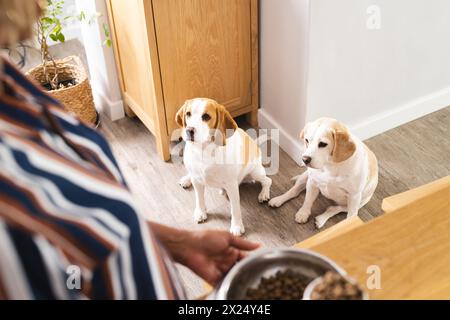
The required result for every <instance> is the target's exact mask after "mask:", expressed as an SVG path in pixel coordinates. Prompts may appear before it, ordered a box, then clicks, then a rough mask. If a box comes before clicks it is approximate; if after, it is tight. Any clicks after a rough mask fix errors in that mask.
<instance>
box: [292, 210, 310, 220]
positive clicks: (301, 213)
mask: <svg viewBox="0 0 450 320" xmlns="http://www.w3.org/2000/svg"><path fill="white" fill-rule="evenodd" d="M310 215H311V211H306V210H302V209H300V210H298V212H297V213H296V214H295V222H297V223H306V222H307V221H308V218H309V216H310Z"/></svg>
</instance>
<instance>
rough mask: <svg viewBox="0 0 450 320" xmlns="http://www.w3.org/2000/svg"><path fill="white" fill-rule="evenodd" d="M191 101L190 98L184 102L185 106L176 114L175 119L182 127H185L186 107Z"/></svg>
mask: <svg viewBox="0 0 450 320" xmlns="http://www.w3.org/2000/svg"><path fill="white" fill-rule="evenodd" d="M188 103H189V100H186V101H185V102H184V104H183V106H182V107H181V108H180V109H179V110H178V112H177V114H176V115H175V121H176V123H177V124H178V126H179V127H180V128H182V127H185V126H186V123H185V118H186V108H187V105H188Z"/></svg>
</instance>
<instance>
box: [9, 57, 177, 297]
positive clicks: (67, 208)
mask: <svg viewBox="0 0 450 320" xmlns="http://www.w3.org/2000/svg"><path fill="white" fill-rule="evenodd" d="M0 59H1V58H0ZM1 68H3V71H0V82H1V87H0V88H1V89H0V299H175V298H180V297H182V295H183V291H182V290H181V289H180V286H179V282H178V281H176V279H177V277H176V274H175V271H174V266H173V264H172V262H171V261H170V259H169V258H168V256H167V254H166V253H165V251H164V249H163V248H162V247H161V246H160V245H159V244H158V242H157V240H156V239H155V238H154V237H153V235H152V233H151V230H150V227H149V224H148V223H147V222H146V221H145V220H144V219H143V218H142V217H141V216H139V215H138V214H137V213H136V210H135V206H134V204H133V199H132V197H131V195H130V192H129V189H128V188H127V185H126V183H125V180H124V177H123V176H122V173H121V171H120V170H119V167H118V165H117V163H116V161H115V159H114V156H113V155H112V153H111V149H110V148H109V146H108V144H107V142H106V141H105V139H104V138H103V137H102V136H101V135H100V134H99V133H98V132H97V131H96V130H95V129H93V128H91V127H90V126H89V125H87V124H84V123H82V122H81V121H79V120H78V119H77V118H75V117H73V116H71V115H69V114H68V113H66V112H65V111H64V110H63V108H62V107H61V105H60V104H59V103H58V102H57V101H55V100H54V99H53V98H52V97H51V96H49V95H48V94H46V93H44V92H42V91H41V90H40V88H39V87H38V86H36V85H35V84H33V83H32V82H30V81H29V80H28V79H27V78H26V77H25V76H24V75H22V74H21V73H20V71H18V70H17V69H16V68H15V67H14V66H12V65H11V64H10V63H9V62H7V61H6V60H4V59H2V60H0V69H1Z"/></svg>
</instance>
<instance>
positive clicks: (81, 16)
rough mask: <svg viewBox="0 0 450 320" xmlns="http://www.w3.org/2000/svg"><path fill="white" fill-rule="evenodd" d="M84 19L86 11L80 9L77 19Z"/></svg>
mask: <svg viewBox="0 0 450 320" xmlns="http://www.w3.org/2000/svg"><path fill="white" fill-rule="evenodd" d="M85 19H86V13H85V12H84V11H80V14H79V15H78V20H80V21H83V20H85Z"/></svg>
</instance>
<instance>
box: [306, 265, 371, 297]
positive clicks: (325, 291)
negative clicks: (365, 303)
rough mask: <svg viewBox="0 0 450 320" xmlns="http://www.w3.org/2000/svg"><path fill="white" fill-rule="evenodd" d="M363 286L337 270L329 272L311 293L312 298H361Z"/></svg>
mask: <svg viewBox="0 0 450 320" xmlns="http://www.w3.org/2000/svg"><path fill="white" fill-rule="evenodd" d="M362 296H363V292H362V290H361V288H360V287H359V286H358V285H356V284H352V283H350V282H348V281H347V280H346V279H345V278H344V277H342V276H341V275H340V274H338V273H336V272H327V273H325V275H324V276H323V278H322V281H321V282H320V283H319V284H318V285H317V286H316V287H315V288H314V290H313V292H312V293H311V300H361V299H362Z"/></svg>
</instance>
